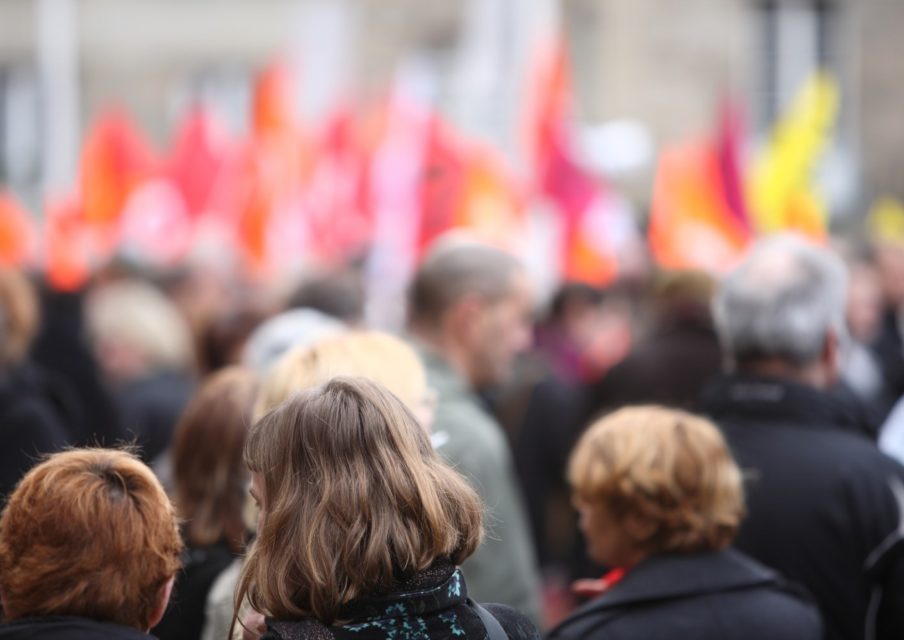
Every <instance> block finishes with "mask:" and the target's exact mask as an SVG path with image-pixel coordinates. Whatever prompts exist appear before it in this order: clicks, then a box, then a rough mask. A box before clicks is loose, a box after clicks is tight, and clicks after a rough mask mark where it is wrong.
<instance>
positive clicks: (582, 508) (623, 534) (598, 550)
mask: <svg viewBox="0 0 904 640" xmlns="http://www.w3.org/2000/svg"><path fill="white" fill-rule="evenodd" d="M573 503H574V507H575V509H577V511H578V515H579V520H578V526H579V527H580V529H581V533H583V534H584V538H586V541H587V555H589V556H590V558H591V559H592V560H593V561H594V562H596V563H598V564H600V565H603V566H604V567H610V568H614V567H622V568H627V567H631V566H633V565H635V564H637V563H638V562H639V561H640V560H641V559H643V557H644V555H645V554H643V553H642V552H641V551H640V549H639V548H638V547H637V545H636V544H635V542H634V540H633V538H631V536H630V535H629V534H628V532H627V530H626V529H625V527H624V524H623V523H622V522H620V521H619V520H618V519H616V518H615V517H614V516H613V515H612V513H611V512H610V511H609V510H608V509H607V508H606V507H604V506H603V505H601V504H599V503H595V502H587V501H585V500H583V499H581V498H580V497H575V498H574V500H573Z"/></svg>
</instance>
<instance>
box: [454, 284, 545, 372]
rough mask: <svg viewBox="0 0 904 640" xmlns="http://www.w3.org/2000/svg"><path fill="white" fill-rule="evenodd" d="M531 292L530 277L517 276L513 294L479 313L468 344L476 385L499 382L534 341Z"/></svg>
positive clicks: (488, 304)
mask: <svg viewBox="0 0 904 640" xmlns="http://www.w3.org/2000/svg"><path fill="white" fill-rule="evenodd" d="M531 310H532V294H531V288H530V283H529V282H528V280H527V276H526V275H525V274H523V273H519V274H517V275H516V276H515V278H514V283H513V287H512V290H511V293H509V295H507V296H506V297H504V298H502V299H500V300H496V301H494V302H487V303H484V304H483V305H482V306H481V308H480V309H479V311H478V312H477V314H476V318H475V324H474V329H473V331H472V334H471V341H470V345H469V360H470V362H469V373H470V378H471V383H472V384H473V385H474V386H475V387H477V388H481V387H487V386H492V385H496V384H500V383H502V382H504V381H505V379H506V378H507V377H508V376H509V373H510V372H511V368H512V362H513V361H514V360H515V356H517V355H518V354H519V353H520V352H521V351H523V350H524V349H526V348H527V347H528V346H529V345H530V341H531V325H532V319H531Z"/></svg>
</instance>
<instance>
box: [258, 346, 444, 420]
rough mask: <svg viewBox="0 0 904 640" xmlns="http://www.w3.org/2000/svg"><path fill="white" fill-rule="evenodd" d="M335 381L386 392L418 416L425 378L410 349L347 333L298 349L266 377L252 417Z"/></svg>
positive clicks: (279, 362) (424, 392) (424, 396)
mask: <svg viewBox="0 0 904 640" xmlns="http://www.w3.org/2000/svg"><path fill="white" fill-rule="evenodd" d="M335 376H358V377H362V378H370V379H371V380H373V381H375V382H377V383H379V384H381V385H383V386H385V387H386V388H387V389H389V390H390V391H392V392H393V393H394V394H395V395H396V396H398V397H399V399H400V400H402V402H404V403H405V405H406V406H407V407H408V408H409V409H410V410H411V411H412V412H415V413H417V411H418V410H419V408H420V407H421V405H423V403H424V401H425V399H426V396H427V376H426V373H425V372H424V367H423V365H422V364H421V361H420V359H419V358H418V356H417V353H415V351H414V349H413V348H412V347H410V346H409V345H408V344H407V343H406V342H404V341H402V340H400V339H399V338H396V337H395V336H392V335H390V334H388V333H382V332H380V331H350V332H347V333H341V334H339V335H336V336H331V337H328V338H324V339H323V340H320V341H319V342H317V343H315V344H314V345H313V346H310V347H305V346H302V347H297V348H295V349H293V350H292V351H290V352H289V353H287V354H286V355H285V356H283V357H282V358H281V359H280V360H279V361H278V362H277V363H276V364H275V365H274V366H273V368H272V369H271V370H270V372H269V373H268V374H267V376H265V378H264V380H263V383H262V385H261V390H260V392H259V394H258V399H257V405H256V407H255V416H256V417H261V416H262V415H264V414H265V413H266V412H267V411H270V410H271V409H273V408H274V407H276V406H277V405H278V404H280V403H282V402H283V401H285V400H286V399H287V398H289V397H290V396H291V395H292V394H294V393H297V392H299V391H302V390H304V389H309V388H310V387H314V386H317V385H319V384H323V383H325V382H327V381H328V380H330V378H333V377H335Z"/></svg>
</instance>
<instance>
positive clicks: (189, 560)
mask: <svg viewBox="0 0 904 640" xmlns="http://www.w3.org/2000/svg"><path fill="white" fill-rule="evenodd" d="M233 560H235V554H233V553H232V552H231V551H230V550H229V547H228V546H227V545H226V544H225V543H224V542H221V543H219V544H215V545H211V546H209V547H202V548H187V549H185V551H184V552H183V553H182V569H180V570H179V573H177V574H176V583H175V584H174V585H173V592H172V595H171V596H170V600H169V605H168V606H167V609H166V613H165V614H164V616H163V619H162V620H161V621H160V622H159V624H157V626H156V627H154V628H153V629H152V632H153V634H154V635H155V636H157V637H158V638H160V640H198V638H200V637H201V633H202V632H203V630H204V622H205V620H206V618H205V614H206V610H205V606H206V604H207V596H208V594H209V593H210V588H211V586H213V583H214V581H215V580H216V579H217V578H218V577H219V575H220V574H221V573H222V572H223V571H224V570H225V569H226V568H227V567H229V566H230V565H231V564H232V562H233Z"/></svg>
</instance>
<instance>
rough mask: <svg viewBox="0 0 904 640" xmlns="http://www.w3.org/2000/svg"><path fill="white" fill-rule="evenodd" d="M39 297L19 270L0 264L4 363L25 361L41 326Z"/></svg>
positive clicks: (0, 348) (1, 359) (0, 345)
mask: <svg viewBox="0 0 904 640" xmlns="http://www.w3.org/2000/svg"><path fill="white" fill-rule="evenodd" d="M38 316H39V311H38V299H37V295H36V294H35V291H34V288H33V287H32V285H31V283H30V282H29V281H28V279H27V278H26V277H25V275H24V274H22V273H21V272H19V271H16V270H14V269H9V268H6V267H4V268H0V335H2V336H3V340H2V341H0V366H11V365H15V364H18V363H19V362H21V361H22V360H23V359H24V358H25V355H26V354H27V353H28V348H29V347H30V346H31V341H32V339H33V338H34V335H35V332H36V331H37V329H38Z"/></svg>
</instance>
